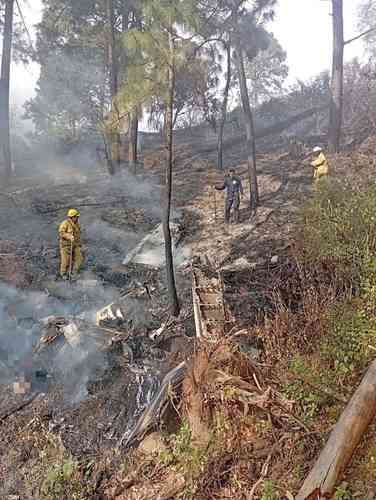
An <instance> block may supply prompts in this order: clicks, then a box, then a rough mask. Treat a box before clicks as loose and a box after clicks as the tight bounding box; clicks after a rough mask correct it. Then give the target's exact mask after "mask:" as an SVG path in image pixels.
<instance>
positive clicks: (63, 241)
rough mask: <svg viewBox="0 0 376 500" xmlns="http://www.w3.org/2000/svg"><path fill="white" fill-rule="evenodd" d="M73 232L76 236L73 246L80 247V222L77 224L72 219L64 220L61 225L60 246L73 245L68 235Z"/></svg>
mask: <svg viewBox="0 0 376 500" xmlns="http://www.w3.org/2000/svg"><path fill="white" fill-rule="evenodd" d="M69 234H73V236H74V242H73V246H74V247H80V246H81V227H80V224H79V222H77V224H75V223H74V222H73V221H72V220H71V219H67V220H65V221H64V222H62V223H61V224H60V226H59V239H60V246H61V247H63V248H65V247H69V248H70V246H71V242H70V240H69V239H67V238H66V237H67V235H69Z"/></svg>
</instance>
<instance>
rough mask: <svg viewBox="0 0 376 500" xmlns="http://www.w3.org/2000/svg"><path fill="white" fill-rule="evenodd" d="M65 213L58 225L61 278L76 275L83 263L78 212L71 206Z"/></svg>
mask: <svg viewBox="0 0 376 500" xmlns="http://www.w3.org/2000/svg"><path fill="white" fill-rule="evenodd" d="M67 215H68V218H67V219H66V220H65V221H64V222H62V223H61V224H60V226H59V242H60V276H61V277H62V278H63V279H69V278H70V277H72V276H75V275H77V274H78V272H79V270H80V268H81V266H82V263H83V256H82V252H81V228H80V223H79V217H80V214H79V212H78V211H77V210H76V209H75V208H71V209H70V210H68V214H67Z"/></svg>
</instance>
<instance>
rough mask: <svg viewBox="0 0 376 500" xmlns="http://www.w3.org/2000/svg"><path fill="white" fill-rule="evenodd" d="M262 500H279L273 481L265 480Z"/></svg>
mask: <svg viewBox="0 0 376 500" xmlns="http://www.w3.org/2000/svg"><path fill="white" fill-rule="evenodd" d="M261 500H278V495H277V491H276V487H275V485H274V483H273V481H270V480H267V481H264V489H263V492H262V497H261Z"/></svg>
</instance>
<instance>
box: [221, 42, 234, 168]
mask: <svg viewBox="0 0 376 500" xmlns="http://www.w3.org/2000/svg"><path fill="white" fill-rule="evenodd" d="M226 50H227V78H226V86H225V89H224V92H223V101H222V108H221V119H220V122H219V128H218V168H219V170H223V129H224V127H225V123H226V117H227V102H228V93H229V90H230V83H231V43H230V42H228V43H227V46H226Z"/></svg>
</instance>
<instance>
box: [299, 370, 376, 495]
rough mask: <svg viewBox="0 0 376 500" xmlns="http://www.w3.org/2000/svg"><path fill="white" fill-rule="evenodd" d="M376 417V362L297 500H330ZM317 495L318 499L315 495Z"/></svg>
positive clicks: (331, 436)
mask: <svg viewBox="0 0 376 500" xmlns="http://www.w3.org/2000/svg"><path fill="white" fill-rule="evenodd" d="M375 414H376V361H373V363H372V364H371V366H370V367H369V369H368V371H367V373H366V375H365V376H364V378H363V380H362V382H361V384H360V386H359V387H358V389H357V390H356V392H355V394H354V395H353V397H352V398H351V400H350V402H349V403H348V404H347V406H346V408H345V410H344V412H343V413H342V415H341V418H340V419H339V421H338V423H337V424H336V426H335V427H334V429H333V431H332V433H331V434H330V436H329V440H328V442H327V443H326V446H325V448H324V449H323V450H322V452H321V454H320V455H319V458H318V459H317V461H316V463H315V465H314V467H313V469H312V470H311V472H310V474H309V475H308V477H307V479H306V480H305V481H304V484H303V486H302V488H301V489H300V491H299V493H298V496H297V497H296V500H307V499H309V498H315V500H316V499H317V500H319V499H321V498H328V496H329V495H331V494H332V493H333V490H334V488H335V485H336V484H337V482H338V480H339V479H340V477H341V475H342V473H343V472H344V470H345V468H346V466H347V464H348V463H349V461H350V459H351V457H352V455H353V453H354V450H355V448H356V447H357V445H358V444H359V442H360V440H361V439H362V437H363V435H364V433H365V431H366V430H367V427H368V426H369V424H370V423H371V421H372V420H373V418H374V417H375ZM313 494H314V496H312V495H313Z"/></svg>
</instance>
